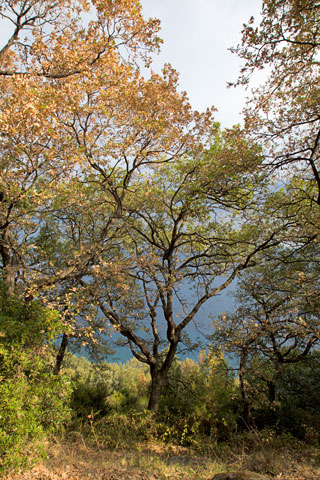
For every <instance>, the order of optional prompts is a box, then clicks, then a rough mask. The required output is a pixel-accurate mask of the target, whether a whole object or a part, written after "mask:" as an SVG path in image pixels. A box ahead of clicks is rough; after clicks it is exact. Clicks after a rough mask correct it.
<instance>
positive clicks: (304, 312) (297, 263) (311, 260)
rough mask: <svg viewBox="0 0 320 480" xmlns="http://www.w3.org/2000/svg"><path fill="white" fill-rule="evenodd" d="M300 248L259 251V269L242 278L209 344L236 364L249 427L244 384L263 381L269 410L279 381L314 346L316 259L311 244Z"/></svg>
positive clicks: (319, 332)
mask: <svg viewBox="0 0 320 480" xmlns="http://www.w3.org/2000/svg"><path fill="white" fill-rule="evenodd" d="M299 247H300V248H296V251H295V252H294V251H293V246H292V245H290V248H288V247H287V248H284V247H283V246H281V247H277V248H276V249H270V250H269V251H266V252H262V253H261V254H260V255H259V256H260V258H259V264H258V265H257V266H255V267H253V268H252V269H251V270H250V271H246V272H244V273H243V274H242V275H241V278H240V281H239V284H238V289H237V292H236V295H235V297H236V299H237V303H238V306H237V309H236V310H235V312H233V313H226V314H224V315H222V318H219V319H218V320H217V321H216V322H215V328H216V332H215V333H214V335H213V338H214V344H218V345H220V346H221V348H222V350H224V351H226V352H228V353H229V354H230V353H231V354H233V355H235V356H236V357H237V358H238V359H239V382H240V388H241V395H242V403H243V416H244V420H245V423H246V424H248V425H250V424H251V425H252V423H253V420H252V416H251V414H250V410H251V405H250V404H251V402H252V392H251V393H250V390H252V389H251V388H250V387H249V383H252V381H250V382H249V380H248V379H249V378H254V377H257V378H258V377H261V379H263V381H264V383H265V384H266V385H267V387H268V399H269V404H270V407H271V408H272V406H273V404H274V402H275V399H276V394H277V391H276V390H277V380H278V378H280V377H281V376H283V372H285V371H286V369H287V368H288V366H289V365H292V364H296V363H300V362H303V361H304V360H305V359H306V358H307V357H308V356H309V355H310V354H311V352H313V350H314V349H316V348H317V346H318V345H319V341H320V328H319V327H320V323H319V314H318V298H319V262H318V258H319V256H318V255H317V254H316V253H317V252H315V249H314V245H312V244H311V246H310V245H307V246H306V247H304V248H301V245H300V246H299ZM258 359H259V360H258ZM263 365H265V366H268V368H263ZM270 366H271V367H272V368H269V367H270ZM261 369H262V370H261ZM250 397H251V398H250Z"/></svg>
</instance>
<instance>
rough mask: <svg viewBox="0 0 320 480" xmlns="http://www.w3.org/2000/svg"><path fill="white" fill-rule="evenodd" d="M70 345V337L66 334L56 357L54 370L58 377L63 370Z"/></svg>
mask: <svg viewBox="0 0 320 480" xmlns="http://www.w3.org/2000/svg"><path fill="white" fill-rule="evenodd" d="M68 343H69V335H68V334H67V333H65V332H64V333H63V337H62V340H61V344H60V348H59V351H58V354H57V357H56V364H55V366H54V368H53V373H54V374H55V375H58V374H59V372H60V370H61V365H62V362H63V359H64V355H65V353H66V350H67V346H68Z"/></svg>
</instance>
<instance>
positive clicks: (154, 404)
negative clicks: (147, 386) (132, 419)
mask: <svg viewBox="0 0 320 480" xmlns="http://www.w3.org/2000/svg"><path fill="white" fill-rule="evenodd" d="M150 373H151V392H150V398H149V403H148V410H151V411H152V412H154V413H157V412H158V409H159V402H160V396H161V390H162V387H163V386H164V385H165V384H166V378H165V377H164V376H163V375H162V374H161V372H159V371H154V370H153V369H152V368H151V369H150Z"/></svg>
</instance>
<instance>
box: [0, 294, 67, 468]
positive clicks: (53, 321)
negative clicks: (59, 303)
mask: <svg viewBox="0 0 320 480" xmlns="http://www.w3.org/2000/svg"><path fill="white" fill-rule="evenodd" d="M59 329H60V323H59V318H58V314H57V312H54V311H52V310H48V309H45V308H43V307H41V306H40V305H39V304H38V303H33V304H31V305H24V304H23V303H22V302H20V301H18V300H16V299H13V298H11V297H10V298H6V297H5V292H4V291H3V290H1V297H0V378H1V383H0V468H1V470H2V471H3V472H5V471H7V470H8V469H13V468H18V467H21V466H24V465H26V464H27V463H28V462H29V461H30V459H31V458H33V459H35V458H36V457H37V456H38V455H39V454H40V455H41V454H43V453H44V449H43V442H42V440H43V439H44V437H45V436H46V435H47V434H48V433H52V432H56V431H58V430H59V429H61V428H62V427H63V425H64V423H65V422H66V421H67V420H68V419H69V417H70V410H69V407H68V402H69V396H70V382H68V381H67V379H65V378H62V377H58V376H54V375H53V374H52V369H51V367H50V363H49V362H50V358H52V348H51V342H52V341H53V339H54V337H55V335H57V334H58V332H59Z"/></svg>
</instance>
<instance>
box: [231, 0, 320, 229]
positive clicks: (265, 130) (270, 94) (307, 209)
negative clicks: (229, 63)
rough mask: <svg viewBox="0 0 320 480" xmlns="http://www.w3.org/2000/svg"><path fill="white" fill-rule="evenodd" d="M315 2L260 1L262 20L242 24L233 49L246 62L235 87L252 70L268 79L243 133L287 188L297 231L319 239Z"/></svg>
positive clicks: (319, 19)
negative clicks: (258, 146)
mask: <svg viewBox="0 0 320 480" xmlns="http://www.w3.org/2000/svg"><path fill="white" fill-rule="evenodd" d="M319 25H320V4H319V2H315V1H314V0H289V1H287V0H276V1H270V0H264V1H263V4H262V19H261V22H260V25H258V26H255V24H254V19H253V18H251V19H250V21H249V23H248V24H247V25H244V29H243V32H242V42H241V44H239V45H238V46H237V47H235V48H233V49H232V50H233V52H235V53H237V54H238V55H239V56H240V58H242V59H244V60H245V64H244V66H243V68H242V70H241V75H240V77H239V80H238V82H237V84H244V85H248V84H249V83H250V80H251V78H252V76H253V75H254V72H255V71H257V70H262V69H266V71H267V75H268V76H267V80H266V82H265V83H264V84H263V85H262V86H260V87H259V88H257V89H255V90H254V91H253V94H252V96H251V98H250V99H249V101H248V104H247V108H246V109H245V112H244V113H245V122H246V126H247V128H248V131H249V132H251V134H252V135H253V136H254V137H255V138H257V137H258V138H259V141H261V142H262V145H263V146H264V149H265V150H264V151H265V154H266V157H267V160H266V162H265V166H264V168H265V169H266V168H267V171H268V172H269V173H274V172H276V173H277V183H278V184H279V179H280V178H282V179H283V178H284V179H285V180H284V181H285V184H286V185H287V190H286V193H287V195H286V196H285V198H283V199H282V200H281V203H282V205H285V206H288V205H290V207H291V208H290V212H289V214H291V215H293V214H294V215H296V218H297V223H298V224H299V228H300V229H301V231H302V232H304V233H306V232H309V233H310V235H317V236H318V235H319V205H320V175H319V160H320V156H319V152H320V150H319V141H320V117H319V108H318V106H319V73H320V63H319V49H320V29H319Z"/></svg>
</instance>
